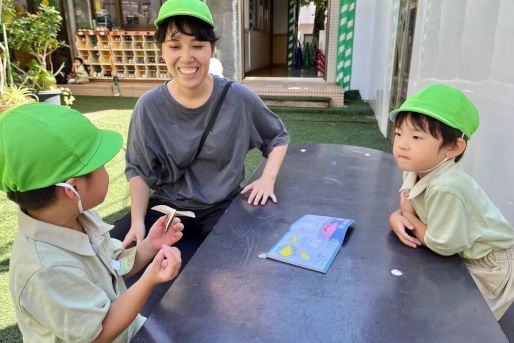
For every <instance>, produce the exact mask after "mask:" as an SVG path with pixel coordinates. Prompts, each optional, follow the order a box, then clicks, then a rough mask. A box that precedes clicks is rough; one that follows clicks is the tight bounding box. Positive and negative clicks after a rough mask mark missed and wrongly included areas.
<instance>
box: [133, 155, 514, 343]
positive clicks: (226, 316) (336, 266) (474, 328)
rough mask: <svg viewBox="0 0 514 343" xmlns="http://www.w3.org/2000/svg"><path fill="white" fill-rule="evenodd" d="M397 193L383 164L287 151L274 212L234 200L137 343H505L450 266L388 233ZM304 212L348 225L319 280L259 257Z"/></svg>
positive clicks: (463, 275)
mask: <svg viewBox="0 0 514 343" xmlns="http://www.w3.org/2000/svg"><path fill="white" fill-rule="evenodd" d="M400 184H401V174H400V172H399V170H398V169H397V168H396V166H395V164H394V161H393V159H392V157H391V155H390V154H387V153H383V152H380V151H376V150H372V149H366V148H361V147H353V146H341V145H304V146H291V147H290V148H289V151H288V154H287V157H286V159H285V161H284V165H283V167H282V170H281V172H280V176H279V178H278V180H277V183H276V194H277V195H278V198H279V203H278V204H276V205H275V204H270V203H269V204H267V205H266V206H264V207H253V206H249V205H247V204H246V201H245V199H244V198H242V197H241V198H237V199H236V200H235V201H234V202H233V204H232V205H231V206H230V208H229V209H228V211H227V213H226V214H225V215H224V216H223V217H222V218H221V220H220V221H219V223H218V224H217V226H216V227H215V228H214V230H213V231H212V233H211V234H210V235H209V237H208V238H207V239H206V241H205V242H204V243H203V245H202V246H201V247H200V248H199V250H198V251H197V253H196V255H195V256H194V257H193V258H192V259H191V261H190V262H189V264H188V265H187V266H186V267H185V269H184V271H183V272H182V273H181V274H180V276H179V277H178V278H177V280H176V281H175V283H174V284H173V286H172V287H171V288H170V289H169V291H168V292H167V293H166V295H165V296H164V297H163V299H162V300H161V302H160V304H159V305H158V306H157V307H156V308H155V310H154V312H153V313H152V314H151V316H150V317H149V319H148V321H147V322H146V324H145V325H144V327H143V329H142V330H141V331H140V332H139V333H138V335H137V336H136V337H135V339H134V342H170V341H173V342H238V343H239V342H507V339H506V338H505V336H504V335H503V333H502V331H501V329H500V326H499V325H498V323H497V322H496V320H495V319H494V317H493V315H492V314H491V312H490V311H489V308H488V306H487V304H486V302H485V301H484V300H483V298H482V296H481V294H480V292H479V291H478V289H477V288H476V286H475V284H474V282H473V280H472V279H471V277H470V276H469V274H468V272H467V270H466V268H465V267H464V265H463V264H462V263H461V261H460V259H459V258H458V257H450V258H444V257H440V256H437V255H435V254H434V253H432V252H430V251H428V250H427V249H425V248H417V249H411V248H408V247H405V246H403V245H402V244H401V243H400V242H399V241H398V239H397V238H396V237H395V236H394V235H393V234H392V233H391V231H390V228H389V224H388V217H389V214H390V213H391V212H392V211H393V210H395V209H396V208H397V207H398V198H399V196H398V189H399V187H400ZM308 213H310V214H319V215H328V216H338V217H345V218H352V219H355V223H354V225H353V226H352V229H350V231H349V233H348V235H347V237H346V240H345V242H344V245H343V247H342V249H341V250H340V252H339V254H338V256H337V257H336V258H335V260H334V262H333V264H332V265H331V267H330V269H329V270H328V272H327V274H322V273H318V272H314V271H310V270H307V269H303V268H299V267H295V266H292V265H289V264H285V263H281V262H276V261H272V260H266V259H261V258H259V257H258V256H259V254H260V253H263V252H266V251H267V250H269V249H270V248H271V247H272V246H273V244H274V243H275V242H276V241H277V240H278V239H279V238H280V237H281V236H282V235H283V234H284V233H285V232H286V231H287V229H288V227H289V225H290V224H291V223H292V222H294V221H295V220H296V219H297V218H299V217H300V216H302V215H304V214H308ZM393 269H397V270H400V271H401V272H402V273H403V274H402V275H401V276H394V275H393V274H392V273H391V270H393Z"/></svg>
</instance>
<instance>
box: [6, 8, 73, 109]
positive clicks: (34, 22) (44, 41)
mask: <svg viewBox="0 0 514 343" xmlns="http://www.w3.org/2000/svg"><path fill="white" fill-rule="evenodd" d="M61 23H62V17H61V14H60V13H59V11H57V10H56V9H55V8H54V7H53V6H47V5H41V6H40V7H39V10H38V12H37V13H35V14H34V13H26V14H24V15H23V16H21V17H18V18H15V19H14V20H12V22H11V23H9V24H8V25H7V32H8V36H9V40H10V41H11V42H12V46H13V47H14V48H15V49H17V50H19V51H21V52H25V53H27V54H29V55H31V56H32V57H33V60H32V62H31V63H30V64H29V68H28V71H26V70H22V69H21V68H20V67H18V66H16V65H13V66H14V68H15V69H16V70H17V71H18V72H19V73H21V74H23V81H22V83H21V85H22V86H25V87H27V88H33V89H35V90H36V91H37V94H38V96H39V98H40V101H50V102H56V103H59V104H60V94H61V90H60V89H59V88H58V87H57V84H56V80H55V76H56V75H57V74H58V73H59V72H60V71H61V69H62V68H63V67H64V63H63V64H61V65H60V66H59V67H58V69H57V70H55V71H54V66H53V65H52V61H51V59H50V55H51V54H52V52H54V51H56V50H57V49H59V48H61V47H66V46H67V45H66V44H65V43H64V42H63V41H60V40H59V39H58V38H57V35H58V33H59V30H60V27H61ZM48 98H49V100H48ZM45 99H46V100H45Z"/></svg>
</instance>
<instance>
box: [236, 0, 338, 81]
mask: <svg viewBox="0 0 514 343" xmlns="http://www.w3.org/2000/svg"><path fill="white" fill-rule="evenodd" d="M243 4H244V15H243V27H244V32H243V42H244V64H243V65H244V78H269V77H272V78H324V76H325V63H324V61H325V47H326V44H325V42H326V37H327V34H326V31H327V30H326V27H327V26H326V21H327V19H326V18H327V10H328V0H315V1H309V0H244V1H243Z"/></svg>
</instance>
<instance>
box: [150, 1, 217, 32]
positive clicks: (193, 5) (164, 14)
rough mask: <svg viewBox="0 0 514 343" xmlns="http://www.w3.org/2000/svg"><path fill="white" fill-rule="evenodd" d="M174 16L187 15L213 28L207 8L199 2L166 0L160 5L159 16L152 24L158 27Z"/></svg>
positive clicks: (212, 21)
mask: <svg viewBox="0 0 514 343" xmlns="http://www.w3.org/2000/svg"><path fill="white" fill-rule="evenodd" d="M176 15H187V16H192V17H196V18H198V19H201V20H203V21H205V22H206V23H207V24H209V25H211V26H212V27H213V28H214V20H212V14H211V11H210V10H209V7H207V5H206V4H205V3H204V2H203V1H201V0H167V1H165V2H164V4H162V6H161V8H160V10H159V15H158V16H157V19H156V20H155V22H154V24H155V26H156V27H159V24H160V23H161V22H162V21H163V20H164V19H167V18H169V17H173V16H176Z"/></svg>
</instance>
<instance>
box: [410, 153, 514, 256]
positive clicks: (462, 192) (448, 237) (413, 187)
mask: <svg viewBox="0 0 514 343" xmlns="http://www.w3.org/2000/svg"><path fill="white" fill-rule="evenodd" d="M402 189H410V192H409V199H411V201H412V205H413V207H414V210H415V211H416V214H417V215H418V217H419V219H420V220H421V221H422V222H423V223H425V224H426V225H427V231H426V234H425V243H426V245H427V247H429V248H430V249H431V250H433V251H435V252H437V253H438V254H440V255H445V256H449V255H453V254H459V255H460V256H461V257H463V258H466V259H473V260H476V259H479V258H482V257H484V256H486V255H487V254H488V253H489V252H491V251H493V250H500V249H509V248H511V247H512V245H513V244H514V231H513V230H512V227H511V226H510V225H509V223H508V222H507V220H506V219H505V217H504V216H503V215H502V214H501V213H500V211H499V210H498V208H497V207H496V206H495V205H494V204H493V202H492V201H491V200H490V199H489V197H488V196H487V195H486V194H485V192H484V191H483V190H482V188H481V187H480V186H479V185H478V184H477V183H476V182H475V180H473V178H471V177H470V176H469V175H467V174H466V173H465V172H464V171H463V170H462V169H460V167H459V166H458V165H457V164H455V162H454V161H453V160H449V161H447V162H445V163H443V164H442V165H441V166H439V167H438V168H436V169H435V170H433V171H432V172H430V173H429V174H427V175H426V176H425V177H424V178H422V179H420V180H419V181H418V180H417V173H415V172H405V173H404V181H403V185H402Z"/></svg>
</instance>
